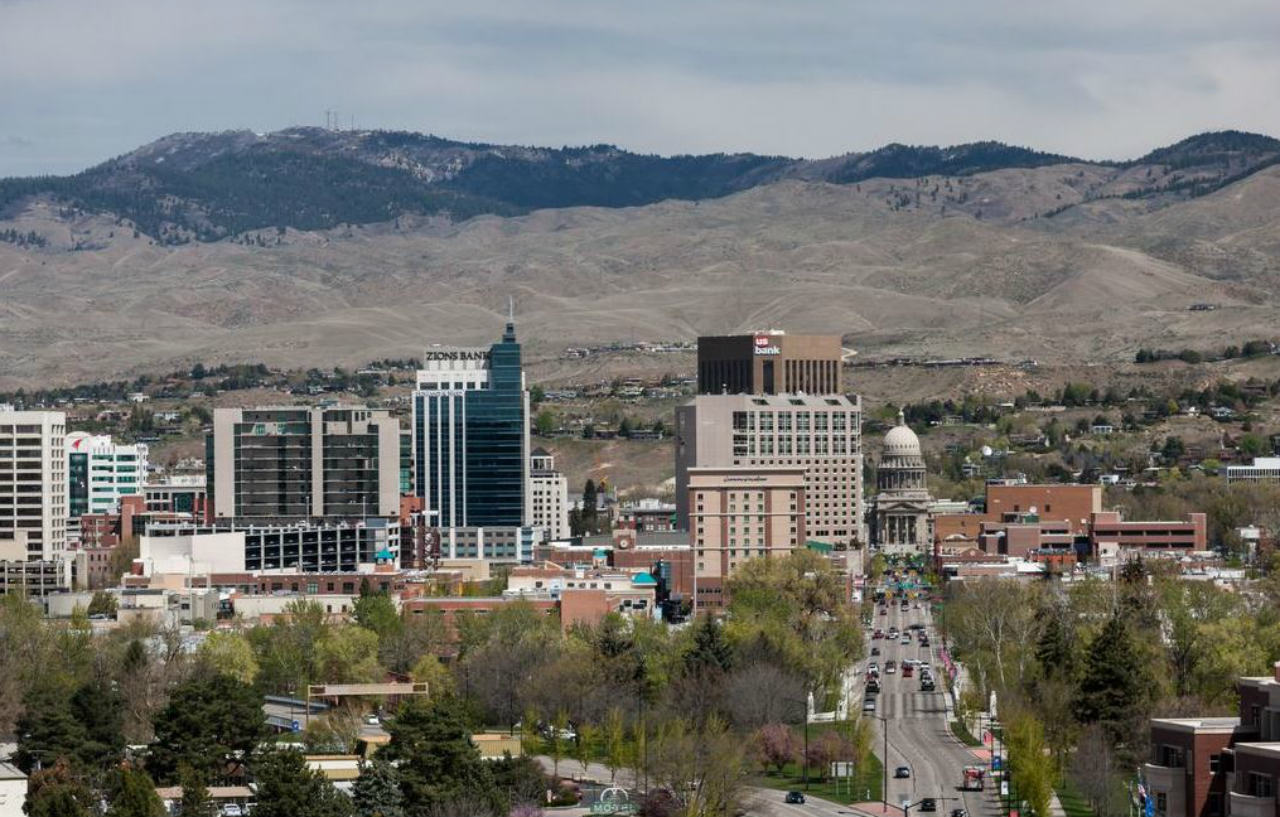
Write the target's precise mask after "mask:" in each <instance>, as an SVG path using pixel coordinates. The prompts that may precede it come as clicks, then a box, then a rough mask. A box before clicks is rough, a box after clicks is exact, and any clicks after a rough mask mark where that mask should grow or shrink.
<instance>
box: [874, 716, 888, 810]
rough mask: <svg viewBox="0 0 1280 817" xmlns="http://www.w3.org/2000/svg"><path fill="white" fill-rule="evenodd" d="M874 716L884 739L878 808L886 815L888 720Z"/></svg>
mask: <svg viewBox="0 0 1280 817" xmlns="http://www.w3.org/2000/svg"><path fill="white" fill-rule="evenodd" d="M875 716H876V718H878V719H879V720H880V735H881V737H883V738H884V749H883V750H882V752H881V753H882V757H881V763H880V768H881V771H883V772H884V780H883V781H882V782H881V784H880V806H881V807H882V808H883V809H884V810H885V813H886V814H887V813H888V812H889V719H888V718H886V717H885V716H884V715H881V714H880V713H878V712H877V713H876V715H875Z"/></svg>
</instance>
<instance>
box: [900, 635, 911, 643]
mask: <svg viewBox="0 0 1280 817" xmlns="http://www.w3.org/2000/svg"><path fill="white" fill-rule="evenodd" d="M910 643H911V636H909V635H904V636H903V637H902V644H903V645H904V646H905V645H907V644H910Z"/></svg>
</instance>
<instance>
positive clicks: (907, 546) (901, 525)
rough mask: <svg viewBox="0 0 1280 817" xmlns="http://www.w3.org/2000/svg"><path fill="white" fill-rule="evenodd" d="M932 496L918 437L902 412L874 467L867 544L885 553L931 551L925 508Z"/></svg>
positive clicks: (927, 508) (931, 502)
mask: <svg viewBox="0 0 1280 817" xmlns="http://www.w3.org/2000/svg"><path fill="white" fill-rule="evenodd" d="M932 504H933V497H932V496H931V495H930V494H929V488H928V485H927V484H926V481H925V465H924V454H923V452H922V451H921V449H920V438H919V437H917V436H916V433H915V432H914V431H912V430H911V427H910V426H908V425H907V421H906V418H905V417H904V416H903V414H902V412H898V424H897V425H896V426H894V427H893V428H891V429H890V430H889V433H888V434H885V435H884V445H883V447H882V448H881V452H880V464H879V466H878V467H877V468H876V498H875V506H874V511H873V512H872V514H871V520H872V524H871V542H872V544H874V545H876V546H877V547H879V548H880V549H881V550H883V551H886V552H889V553H925V552H928V551H930V550H931V549H932V547H931V546H932V544H933V537H932V535H931V532H930V516H929V508H930V506H931V505H932Z"/></svg>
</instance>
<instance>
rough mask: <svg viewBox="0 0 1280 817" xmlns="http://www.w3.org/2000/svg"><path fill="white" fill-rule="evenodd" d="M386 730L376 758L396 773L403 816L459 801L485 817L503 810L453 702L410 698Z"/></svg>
mask: <svg viewBox="0 0 1280 817" xmlns="http://www.w3.org/2000/svg"><path fill="white" fill-rule="evenodd" d="M388 731H389V732H390V733H391V742H390V743H388V744H387V745H386V747H384V748H383V749H382V751H381V752H380V754H381V755H382V756H383V757H384V758H385V759H386V760H387V761H389V762H391V763H393V764H395V765H396V767H397V769H398V770H399V772H400V788H401V790H402V791H403V792H404V800H405V810H406V811H407V812H409V813H410V814H424V813H428V812H430V811H431V810H432V809H434V808H437V807H443V806H445V805H447V804H449V803H454V802H457V801H461V800H462V799H464V798H473V799H474V800H476V801H478V802H480V803H483V805H484V808H486V809H487V810H488V813H489V814H495V815H496V814H499V813H504V812H505V809H506V803H505V802H504V800H505V798H503V797H502V796H501V794H500V793H499V791H498V789H497V786H496V785H495V783H494V780H493V775H492V772H491V771H490V769H489V767H488V766H487V765H486V763H485V761H484V760H482V759H481V757H480V751H479V750H478V749H477V748H476V747H475V745H474V744H473V743H472V742H471V735H470V734H469V733H468V732H467V729H466V727H465V725H464V724H463V720H462V716H461V713H460V712H459V711H458V707H457V704H456V703H454V702H451V701H449V700H437V701H433V702H430V703H427V702H424V701H422V700H419V699H414V700H413V701H410V702H409V703H408V704H405V705H404V706H403V707H401V709H400V712H399V714H398V715H397V716H396V718H395V720H394V721H392V722H391V724H390V725H389V726H388ZM477 817H483V815H481V814H477Z"/></svg>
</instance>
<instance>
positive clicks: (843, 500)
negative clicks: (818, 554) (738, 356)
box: [675, 394, 864, 549]
mask: <svg viewBox="0 0 1280 817" xmlns="http://www.w3.org/2000/svg"><path fill="white" fill-rule="evenodd" d="M675 437H676V519H677V524H679V526H680V527H681V528H682V529H684V530H689V524H690V516H691V514H690V507H689V489H690V484H691V480H690V472H691V471H692V470H693V469H696V468H729V467H735V468H741V469H743V470H751V469H768V468H801V469H803V471H804V475H805V497H806V501H805V530H806V532H807V535H808V537H809V538H812V539H817V540H820V541H822V542H825V543H827V544H830V545H833V546H835V547H837V548H838V549H846V548H849V547H851V546H853V545H854V544H855V543H859V542H862V541H864V538H863V536H862V518H863V499H862V401H861V399H860V398H858V397H856V396H846V395H840V394H830V395H774V396H754V395H746V394H726V395H699V396H697V397H696V398H694V401H693V402H692V403H690V404H688V405H686V406H681V407H680V408H678V409H676V420H675Z"/></svg>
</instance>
